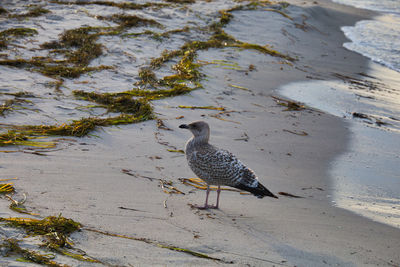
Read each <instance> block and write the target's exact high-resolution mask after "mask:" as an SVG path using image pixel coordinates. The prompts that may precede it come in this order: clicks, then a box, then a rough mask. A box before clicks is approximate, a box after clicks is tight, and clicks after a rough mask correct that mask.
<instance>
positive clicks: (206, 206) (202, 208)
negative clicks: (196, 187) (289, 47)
mask: <svg viewBox="0 0 400 267" xmlns="http://www.w3.org/2000/svg"><path fill="white" fill-rule="evenodd" d="M209 194H210V186H209V185H207V191H206V202H205V203H204V206H197V205H195V206H194V207H196V208H198V209H200V210H205V209H208V208H210V206H208V195H209Z"/></svg>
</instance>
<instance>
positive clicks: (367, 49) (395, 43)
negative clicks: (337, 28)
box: [334, 0, 400, 72]
mask: <svg viewBox="0 0 400 267" xmlns="http://www.w3.org/2000/svg"><path fill="white" fill-rule="evenodd" d="M334 2H337V3H341V4H346V5H352V6H355V7H358V8H365V9H370V10H374V11H378V12H380V14H381V15H380V16H378V17H376V18H374V19H373V20H363V21H359V22H357V23H356V25H354V26H345V27H342V31H343V32H344V33H345V35H346V37H347V38H349V39H350V42H347V43H345V44H344V47H346V48H347V49H349V50H352V51H355V52H357V53H360V54H362V55H364V56H366V57H368V58H370V59H372V60H373V61H375V62H377V63H379V64H382V65H384V66H386V67H389V68H391V69H393V70H396V71H399V72H400V38H399V36H400V2H399V1H397V0H334Z"/></svg>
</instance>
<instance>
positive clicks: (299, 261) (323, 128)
mask: <svg viewBox="0 0 400 267" xmlns="http://www.w3.org/2000/svg"><path fill="white" fill-rule="evenodd" d="M290 2H291V3H293V4H294V6H291V7H290V9H289V10H290V15H291V16H292V17H293V20H294V21H295V22H296V23H298V24H299V25H302V27H303V28H302V29H301V28H296V27H295V26H293V23H292V22H291V21H290V20H288V19H287V18H285V17H282V16H280V15H279V14H274V15H271V16H270V17H265V16H263V14H265V13H263V12H260V11H250V12H249V11H237V12H235V13H234V19H233V21H232V22H231V23H230V24H228V25H227V26H226V28H225V30H226V32H227V33H228V34H232V35H233V36H235V37H236V38H238V39H240V40H242V41H244V42H250V43H255V41H254V40H256V41H258V43H261V44H263V43H271V42H272V45H275V46H277V45H280V46H279V50H280V51H282V52H287V51H289V52H290V51H292V52H294V53H295V54H296V55H297V56H299V58H300V59H299V63H295V66H289V65H285V64H281V63H279V60H277V59H275V58H272V57H268V56H264V55H262V56H260V54H258V53H257V52H254V51H240V53H239V52H238V51H235V50H234V49H224V50H222V51H215V50H212V49H210V50H209V51H203V52H201V53H200V54H199V58H198V59H199V60H202V61H206V62H212V61H213V60H214V62H215V63H214V64H208V65H205V66H203V69H202V72H204V73H205V74H206V77H207V80H205V81H203V82H202V83H203V86H204V88H205V89H198V90H196V91H193V92H192V93H191V94H190V95H185V96H178V97H174V98H168V99H164V100H158V101H157V102H156V103H155V104H154V106H155V111H156V113H157V114H158V116H159V117H160V119H162V120H163V121H164V124H165V125H166V126H167V127H168V128H170V129H172V131H170V130H163V129H158V128H157V126H156V122H155V121H148V122H144V123H139V124H132V125H127V126H121V127H119V128H117V127H111V128H104V129H103V130H102V131H98V132H97V133H96V135H98V136H100V138H96V137H84V138H81V139H76V140H77V141H66V142H65V143H64V144H62V145H63V148H64V149H63V150H60V151H54V152H52V153H51V155H49V156H48V157H38V156H36V155H28V154H22V155H21V154H18V155H17V154H5V155H4V161H3V163H2V166H3V168H2V171H3V174H2V175H4V176H13V177H14V176H18V177H19V180H18V181H17V182H15V184H16V186H17V188H23V190H27V191H28V192H27V193H28V194H29V195H28V200H27V204H26V205H27V206H28V207H29V208H31V209H32V210H33V211H35V212H38V213H40V214H41V216H47V215H54V214H55V213H60V212H61V213H62V214H63V216H65V217H69V218H73V219H74V220H77V221H79V222H81V223H82V224H84V225H85V226H88V227H94V228H96V229H101V230H104V231H110V232H114V233H120V234H124V235H128V236H135V237H146V238H150V239H153V240H161V241H163V242H167V243H172V244H179V245H180V246H182V247H187V248H190V249H193V250H195V251H200V252H202V253H207V254H208V255H211V256H213V257H219V258H224V259H227V260H233V261H234V262H235V265H239V266H240V265H245V264H249V265H252V266H265V265H266V264H269V265H272V264H276V265H282V266H294V265H296V266H321V265H329V264H339V265H343V266H358V265H367V266H368V265H371V266H374V265H377V264H379V265H384V266H394V265H396V264H398V263H399V262H400V258H399V257H400V256H399V255H398V254H397V253H398V251H397V248H396V245H398V242H397V241H398V240H399V237H400V231H399V230H398V229H395V228H392V227H389V226H386V225H383V224H380V223H376V222H373V221H370V220H368V219H365V218H364V217H361V216H358V215H356V214H353V213H352V212H349V211H346V210H342V209H340V208H337V207H334V206H332V203H331V202H330V198H329V196H327V195H329V194H330V193H329V192H330V190H331V189H332V185H331V182H330V179H329V177H327V175H328V174H327V173H328V167H329V164H330V162H332V159H333V158H335V157H337V156H338V155H339V154H341V153H343V151H345V150H346V147H347V145H348V144H347V142H348V141H349V139H348V133H347V131H348V130H347V129H346V127H347V126H346V122H343V121H342V120H341V119H340V118H337V117H334V116H331V115H328V114H323V113H321V112H319V111H315V110H307V109H306V110H302V111H283V110H284V109H285V107H282V106H280V105H279V104H277V102H276V101H275V100H274V99H273V98H272V97H271V95H272V96H274V95H276V91H275V90H277V88H279V87H280V86H282V85H283V84H287V83H289V82H295V81H304V80H307V79H326V78H327V77H332V76H331V73H332V72H341V73H354V72H360V71H363V70H364V69H365V64H366V62H367V61H368V60H367V59H365V58H364V57H363V56H361V55H358V54H356V53H354V52H350V51H347V50H346V49H344V48H343V47H341V44H340V45H339V43H340V42H341V41H342V40H344V39H345V37H344V35H343V33H342V32H341V31H340V26H341V25H339V24H340V23H338V22H339V19H340V21H341V22H342V23H344V24H345V23H350V22H354V23H355V21H357V20H359V18H363V17H368V16H370V15H371V14H374V13H373V12H367V11H361V10H358V9H356V8H350V9H347V8H343V6H341V5H339V4H334V3H330V2H328V1H325V0H324V1H319V3H320V4H319V5H322V6H323V7H320V6H316V5H314V4H311V6H299V7H298V6H296V4H300V3H302V2H301V1H290ZM356 12H357V13H356ZM271 13H272V12H271ZM304 13H305V14H306V15H308V16H309V17H308V19H307V20H305V21H304V20H303V19H304V17H302V14H304ZM355 14H357V16H356V15H355ZM332 21H335V22H336V23H334V25H333V24H331V22H332ZM344 24H343V25H344ZM252 25H268V26H269V27H268V30H269V31H265V30H263V29H262V28H261V29H258V28H257V29H253V30H250V29H252ZM246 27H247V28H246ZM299 27H300V26H299ZM281 29H285V31H281ZM257 31H259V32H257ZM271 32H272V34H273V36H270V34H271ZM327 32H329V33H330V34H329V35H326V33H327ZM323 37H326V39H324V40H321V38H323ZM252 38H256V39H252ZM330 41H331V42H330ZM274 42H275V43H276V44H274ZM318 43H319V44H321V46H318V45H317V44H318ZM293 48H296V50H295V51H293ZM310 48H311V49H310ZM343 58H345V59H346V60H347V61H346V62H351V63H350V64H346V63H343ZM218 60H219V61H218ZM219 62H224V63H227V64H230V65H229V66H224V65H223V64H220V63H219ZM250 64H252V65H254V66H255V68H256V70H255V71H250V70H249V69H250V68H249V65H250ZM232 66H234V67H235V68H232ZM236 66H238V67H236ZM309 77H310V78H309ZM232 85H234V86H232ZM243 88H245V89H243ZM179 105H185V106H210V105H213V106H219V107H224V108H225V111H224V112H223V113H220V112H218V111H215V110H191V109H179V108H176V107H177V106H179ZM203 115H204V116H203ZM228 115H229V116H228ZM179 116H184V118H182V119H176V118H177V117H179ZM198 119H204V120H207V121H208V122H209V123H210V126H211V142H212V143H213V144H215V145H217V146H219V147H221V148H226V149H229V150H230V151H231V152H233V153H234V154H236V155H237V156H238V158H239V159H241V160H242V161H243V162H244V163H245V164H247V165H248V166H249V167H251V168H252V169H253V170H255V172H256V173H257V175H258V176H259V178H260V181H261V182H262V183H263V184H264V185H265V186H266V187H267V188H269V189H270V190H272V191H273V192H274V193H275V192H278V191H284V192H288V193H291V194H294V195H298V196H301V197H303V198H301V199H292V198H288V197H284V196H280V199H279V200H271V199H263V200H258V199H256V198H255V197H252V196H242V195H239V194H238V193H236V192H225V191H224V192H222V194H221V210H216V211H214V210H210V211H198V210H193V209H191V208H190V207H189V206H188V205H187V204H188V203H201V202H202V201H204V197H205V192H204V191H201V190H197V191H192V189H191V188H190V187H187V186H184V185H182V184H180V183H179V181H178V178H180V177H187V178H188V177H193V174H192V173H191V171H190V170H189V168H188V166H187V163H186V159H185V158H184V156H183V155H182V154H180V153H173V152H169V151H167V149H173V148H177V149H181V148H182V147H183V146H184V144H185V142H186V140H187V139H188V138H189V137H190V136H189V134H188V133H187V132H186V131H180V130H179V129H178V127H177V126H178V125H179V124H181V123H182V122H189V121H193V120H198ZM285 130H286V131H285ZM303 132H306V133H307V135H306V136H302V135H301V133H303ZM335 139H336V140H335ZM2 156H3V155H2ZM21 160H24V161H25V162H24V166H23V168H21V165H20V162H18V161H21ZM122 169H130V170H132V172H133V173H134V174H136V177H134V176H128V175H126V174H125V173H122V172H121V170H122ZM143 177H153V178H159V179H166V180H172V181H173V182H174V185H175V186H177V187H178V188H179V189H181V190H182V191H184V192H185V193H186V195H184V196H181V195H173V194H165V193H164V192H163V191H162V189H161V188H160V186H159V184H158V182H156V181H150V180H149V179H147V178H143ZM320 189H322V190H320ZM214 200H215V195H214V194H212V195H211V201H214ZM2 202H3V201H2ZM163 203H164V205H163ZM118 207H125V208H131V209H135V210H136V211H133V210H123V209H119V208H118ZM4 214H6V215H7V214H11V211H6V212H3V210H2V216H3V217H4V216H5V215H4ZM10 216H11V215H10ZM74 241H75V242H76V243H77V245H78V247H79V248H81V249H83V250H84V251H86V252H87V253H88V254H89V255H93V256H95V257H97V258H100V259H102V260H104V261H106V262H110V263H112V264H120V265H128V264H129V263H132V264H134V265H135V264H139V265H146V264H151V265H171V266H172V265H205V266H209V265H212V264H214V265H219V263H215V262H212V261H210V260H205V259H198V258H194V257H191V256H189V255H185V254H182V253H177V252H171V251H169V250H165V249H162V248H157V247H152V246H149V245H148V244H141V243H139V242H134V241H130V240H129V241H127V240H123V239H118V238H115V237H108V236H99V235H96V234H95V233H90V232H86V231H82V232H79V233H76V234H74ZM1 261H2V260H0V263H1Z"/></svg>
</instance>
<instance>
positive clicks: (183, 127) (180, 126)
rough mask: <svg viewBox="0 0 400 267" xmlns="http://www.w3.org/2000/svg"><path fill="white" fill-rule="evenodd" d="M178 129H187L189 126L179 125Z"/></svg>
mask: <svg viewBox="0 0 400 267" xmlns="http://www.w3.org/2000/svg"><path fill="white" fill-rule="evenodd" d="M179 128H182V129H189V126H188V125H187V124H181V125H179Z"/></svg>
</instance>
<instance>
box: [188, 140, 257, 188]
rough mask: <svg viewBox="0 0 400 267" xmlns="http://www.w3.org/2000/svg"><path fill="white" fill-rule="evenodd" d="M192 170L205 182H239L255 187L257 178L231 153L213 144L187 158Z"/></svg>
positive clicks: (233, 183) (226, 183)
mask: <svg viewBox="0 0 400 267" xmlns="http://www.w3.org/2000/svg"><path fill="white" fill-rule="evenodd" d="M189 165H190V167H191V168H192V170H193V172H194V173H195V174H196V175H198V176H199V177H200V178H201V179H204V180H206V182H207V183H211V184H220V185H230V186H234V185H237V184H239V183H241V184H245V185H246V186H250V187H254V186H255V187H256V186H257V185H258V180H257V177H256V175H255V174H254V172H253V171H252V170H250V169H249V168H247V167H246V166H245V165H244V164H243V163H242V162H241V161H240V160H239V159H237V158H236V157H235V156H234V155H233V154H232V153H230V152H229V151H226V150H223V149H217V148H215V147H214V146H211V145H209V146H206V147H204V148H202V149H198V150H197V151H196V152H194V153H193V154H192V156H191V158H190V159H189Z"/></svg>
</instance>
